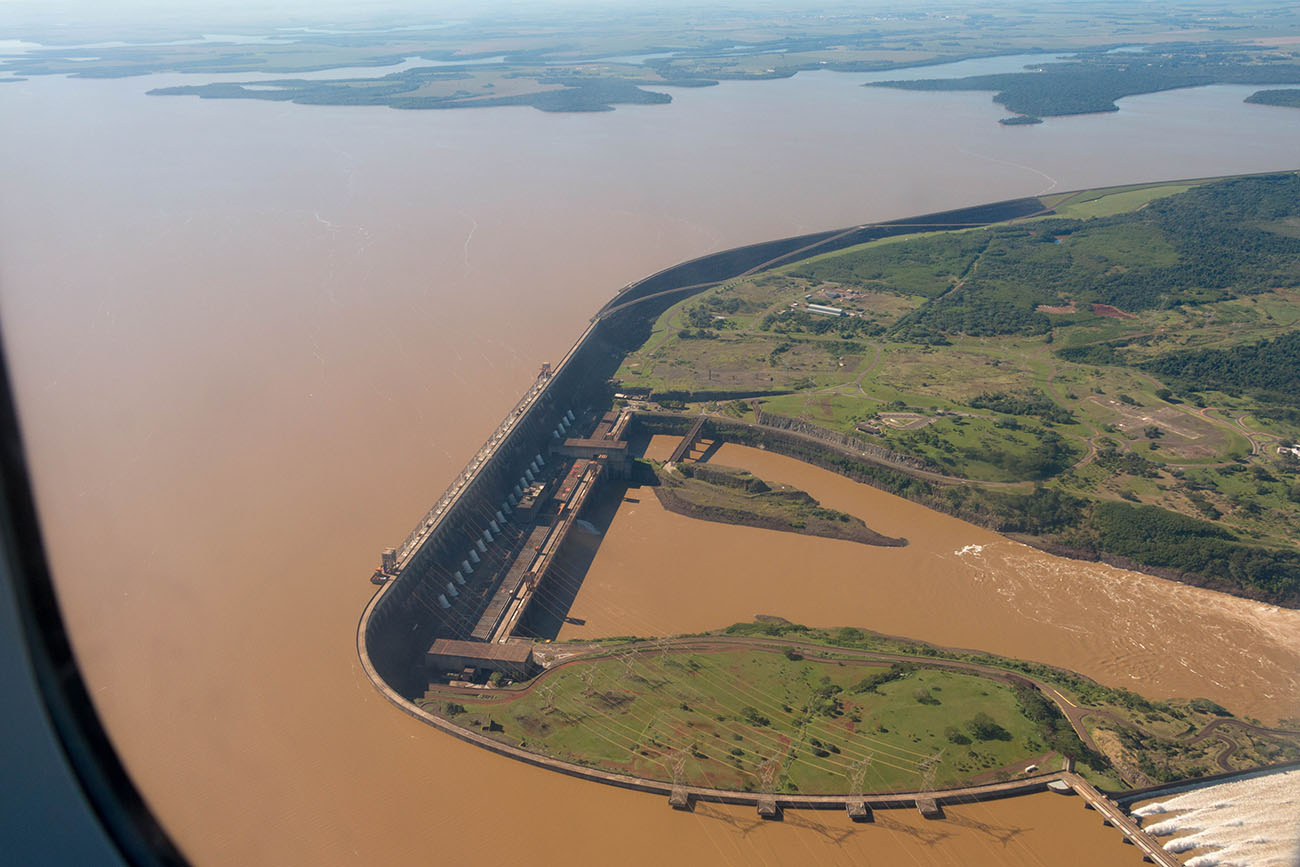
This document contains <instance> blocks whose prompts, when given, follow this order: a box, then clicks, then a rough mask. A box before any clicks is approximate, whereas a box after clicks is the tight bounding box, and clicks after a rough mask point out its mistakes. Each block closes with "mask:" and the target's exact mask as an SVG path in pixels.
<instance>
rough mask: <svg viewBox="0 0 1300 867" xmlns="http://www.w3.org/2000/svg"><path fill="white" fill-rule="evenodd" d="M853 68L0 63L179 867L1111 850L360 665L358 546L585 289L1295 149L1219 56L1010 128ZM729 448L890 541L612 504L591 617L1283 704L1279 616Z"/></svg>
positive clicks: (95, 559) (958, 100)
mask: <svg viewBox="0 0 1300 867" xmlns="http://www.w3.org/2000/svg"><path fill="white" fill-rule="evenodd" d="M859 82H860V79H859V78H855V77H853V76H833V75H830V74H816V75H800V76H797V77H795V78H793V79H790V80H788V81H774V82H760V83H732V84H724V85H722V86H720V87H716V88H708V89H702V90H697V91H679V92H677V93H676V94H675V101H674V103H673V104H672V105H671V106H666V107H664V106H648V107H630V108H620V109H619V110H617V111H615V112H612V113H609V114H604V115H582V116H564V115H543V114H541V113H538V112H534V111H531V110H523V109H519V110H512V109H502V110H481V111H473V112H470V111H464V112H398V111H390V110H387V109H367V108H349V107H342V108H325V107H306V106H293V105H283V104H272V103H249V102H222V101H199V100H186V99H164V98H158V97H146V96H145V95H144V91H145V90H147V89H149V88H151V87H157V86H162V85H166V84H174V83H192V81H190V80H187V79H186V78H185V77H183V76H154V77H147V78H145V79H126V80H97V81H90V80H87V81H69V80H60V79H50V78H39V79H33V80H31V81H28V82H18V83H11V84H6V85H4V87H3V88H0V110H2V111H3V112H4V116H5V118H6V120H7V121H8V122H7V123H6V134H5V136H3V137H2V138H0V179H3V182H4V188H5V196H4V200H3V202H2V203H0V286H2V290H0V314H2V316H0V318H2V321H3V324H4V336H5V339H6V348H7V350H8V351H9V353H10V355H11V359H12V370H13V372H14V374H15V375H16V377H17V386H18V391H19V397H20V403H21V406H20V409H21V412H22V416H23V422H24V425H25V427H26V433H27V437H28V441H29V447H30V454H31V460H32V463H33V468H34V472H35V478H36V482H37V486H38V491H37V493H38V498H39V505H40V508H41V511H42V516H43V519H44V521H45V532H46V537H47V541H48V543H49V546H50V549H51V555H52V560H53V566H54V571H55V579H56V583H57V587H58V590H59V593H60V596H61V600H62V604H63V606H64V614H65V617H66V619H67V622H68V625H69V629H70V633H71V637H72V641H73V644H74V645H75V649H76V651H77V652H78V654H79V657H80V660H81V664H82V666H83V668H84V670H85V674H86V677H87V680H88V682H89V686H90V689H91V692H92V694H93V697H94V700H95V702H96V704H97V707H98V708H99V710H100V712H101V713H102V715H103V718H104V720H105V722H106V725H107V727H108V729H109V732H110V734H111V736H112V737H113V738H114V740H115V742H116V745H117V746H118V748H119V749H120V751H121V753H122V755H123V757H124V759H125V761H126V764H127V766H128V767H129V768H130V770H131V772H132V773H133V775H134V776H135V778H136V780H137V782H138V783H139V785H140V787H141V789H142V790H143V792H144V794H145V796H146V797H147V798H148V799H149V801H150V802H151V804H152V805H153V807H154V808H155V809H156V810H157V812H158V814H159V815H160V817H161V818H162V820H163V822H164V823H165V824H166V825H167V827H168V828H169V830H170V831H171V832H172V833H173V834H174V835H175V837H176V839H177V840H178V842H179V844H180V845H181V846H182V848H183V849H184V850H185V851H186V853H187V854H188V855H189V856H191V857H192V858H193V859H194V860H195V861H196V862H198V863H201V864H202V863H238V864H284V863H310V864H335V863H355V864H373V863H384V862H394V861H402V860H411V859H416V858H419V859H421V860H423V861H428V860H434V861H438V862H456V861H458V862H462V863H485V862H494V863H495V862H499V861H523V860H527V861H529V862H530V863H538V864H553V863H559V862H564V863H571V864H592V863H624V864H636V863H641V864H660V863H665V862H669V863H681V864H690V863H725V864H736V865H742V864H743V865H751V864H760V865H762V864H768V865H776V864H787V863H794V862H796V861H797V862H802V863H810V864H848V863H866V862H868V861H870V862H873V863H887V864H904V865H910V864H917V865H921V864H927V865H928V864H938V865H990V867H991V865H1004V864H1008V865H1022V864H1023V865H1034V864H1042V863H1045V862H1048V861H1050V862H1052V863H1054V864H1077V865H1094V864H1095V865H1103V864H1106V865H1109V864H1117V863H1119V864H1123V863H1133V864H1136V863H1138V856H1137V855H1136V853H1135V851H1134V850H1133V849H1132V848H1131V847H1126V846H1122V845H1121V844H1120V843H1119V841H1118V839H1117V837H1116V835H1115V834H1114V832H1113V831H1112V830H1110V829H1106V828H1103V827H1101V825H1100V822H1098V821H1097V818H1096V816H1095V814H1092V813H1088V812H1085V811H1084V810H1082V808H1081V807H1080V805H1079V803H1078V802H1077V800H1075V799H1069V798H1060V797H1057V796H1052V795H1043V796H1034V797H1030V798H1026V799H1015V800H1011V801H1003V802H996V803H991V804H985V805H975V806H971V807H965V808H954V809H952V810H950V811H949V814H948V819H947V820H945V821H943V822H939V823H936V822H925V821H924V820H921V819H920V818H919V817H916V816H914V815H903V814H898V815H881V816H880V817H879V819H878V821H877V822H876V823H875V824H874V825H871V826H866V827H859V828H854V827H851V826H850V825H849V824H848V822H847V821H846V820H845V819H844V818H843V817H842V816H839V815H832V814H804V815H800V814H792V815H790V816H788V817H787V819H786V821H785V822H783V823H779V824H760V823H759V822H758V821H757V819H756V818H755V817H754V815H753V813H752V811H749V810H741V809H725V808H718V807H710V806H705V807H702V808H701V809H700V810H699V811H698V812H697V813H696V814H694V815H682V814H677V813H673V812H671V811H670V810H669V809H668V808H667V806H666V805H665V804H664V803H663V802H662V801H661V800H660V799H657V798H650V797H647V796H643V795H638V794H636V793H631V792H622V791H617V790H611V789H608V788H604V787H599V786H594V785H592V784H588V783H583V782H580V781H576V780H570V779H567V778H565V777H562V776H559V775H556V774H550V773H547V772H544V771H541V770H537V769H533V768H529V767H525V766H522V765H518V764H515V763H512V762H509V761H507V760H505V759H502V758H498V757H496V756H493V755H490V754H487V753H485V752H483V751H480V750H477V749H474V748H472V747H469V746H467V745H464V744H461V743H459V742H457V741H455V740H453V739H451V738H449V737H446V736H443V735H441V734H439V733H437V732H436V731H434V730H432V729H430V728H428V727H426V726H423V725H421V724H419V723H417V722H415V721H414V720H411V719H409V718H407V717H405V716H404V715H403V714H401V713H400V712H398V711H397V710H396V709H394V708H393V707H392V706H391V705H389V704H388V703H387V702H386V701H385V700H384V699H383V698H382V697H380V696H379V695H378V694H377V693H376V692H375V690H374V689H373V688H372V686H371V685H370V683H369V682H368V681H367V680H366V678H365V677H364V676H363V675H362V673H361V672H360V670H359V666H358V663H357V659H356V656H355V643H354V633H355V628H356V622H357V617H358V615H359V613H360V611H361V609H362V607H363V606H364V604H365V602H366V600H367V599H368V598H369V596H370V594H371V592H372V590H373V588H372V587H371V585H369V584H368V583H367V581H366V577H367V576H368V575H369V573H370V570H371V569H372V568H373V565H374V563H375V561H376V559H377V553H378V551H379V550H380V549H381V548H383V547H385V546H386V545H391V544H394V543H396V542H397V541H398V540H400V539H401V538H402V537H403V536H404V535H405V534H406V532H407V531H408V530H409V529H410V525H411V524H412V522H414V521H415V519H416V518H417V517H418V516H419V515H420V514H422V513H423V511H424V510H425V508H427V507H428V505H429V504H430V503H431V502H433V501H434V500H435V499H436V498H437V496H438V495H439V494H440V493H441V491H442V490H443V489H444V487H445V486H446V484H447V482H448V480H449V479H450V478H451V477H452V476H453V475H454V474H455V473H456V472H457V471H458V470H459V469H460V467H461V466H462V465H463V463H464V461H465V459H466V458H467V456H468V455H470V454H471V453H472V452H473V450H474V449H475V448H476V447H477V446H478V445H479V443H480V442H481V441H482V438H483V437H484V436H485V435H486V434H487V433H488V432H489V431H491V430H492V429H493V427H494V426H495V425H496V424H497V422H498V421H499V420H500V418H501V417H502V415H503V414H504V413H505V412H506V410H508V408H509V407H510V406H512V405H513V404H514V402H515V400H516V399H517V398H518V396H519V394H520V393H522V392H523V390H524V388H525V387H526V386H527V384H528V383H529V382H530V381H531V380H532V378H533V376H534V375H535V372H536V369H537V365H538V364H539V363H540V362H541V361H544V360H552V361H553V360H556V359H557V358H558V357H559V356H560V354H561V353H562V352H563V350H564V349H565V348H567V346H568V345H569V343H570V342H571V341H572V340H573V338H574V337H575V336H576V335H577V334H578V333H579V332H580V331H581V328H582V324H583V323H584V322H585V320H586V318H587V317H588V316H590V315H591V314H592V312H594V311H595V310H596V309H597V308H598V307H599V306H600V305H601V304H602V303H604V302H605V301H606V300H607V299H608V298H609V297H610V296H611V295H612V294H613V292H614V291H615V290H616V289H617V287H619V286H622V285H624V284H626V283H627V282H629V281H631V280H634V279H636V278H638V277H641V276H643V275H645V274H648V273H650V272H652V271H655V270H657V269H659V268H662V267H666V266H668V265H671V264H673V263H674V262H678V261H681V260H684V259H687V258H689V257H691V256H695V255H699V254H702V253H705V252H708V251H711V250H716V249H721V248H725V247H730V246H734V245H738V244H742V243H748V242H754V241H759V240H763V239H767V238H774V237H781V236H786V235H791V234H796V233H799V232H804V231H811V230H815V229H823V228H831V227H835V226H844V225H852V224H854V223H856V222H859V221H867V220H874V219H885V218H890V217H898V216H903V215H908V214H918V213H926V212H930V211H935V210H940V209H944V208H953V207H959V206H962V205H967V204H975V203H978V202H983V201H994V200H999V199H1005V198H1008V197H1012V196H1020V195H1032V194H1035V193H1039V192H1042V191H1044V190H1046V189H1048V188H1056V189H1067V188H1078V187H1085V186H1093V185H1100V184H1118V183H1125V182H1136V181H1142V180H1150V179H1153V178H1161V177H1179V176H1182V177H1186V176H1201V175H1212V174H1221V173H1226V172H1241V171H1263V170H1271V169H1283V168H1294V165H1293V163H1294V159H1295V149H1294V142H1295V141H1296V140H1297V135H1298V134H1300V113H1290V114H1288V113H1287V112H1286V111H1284V110H1281V109H1272V108H1268V107H1261V106H1245V105H1242V104H1241V103H1240V99H1241V97H1242V96H1243V95H1244V93H1243V92H1241V91H1242V89H1235V88H1207V89H1201V90H1195V91H1190V90H1189V91H1177V92H1172V93H1168V94H1159V95H1153V96H1149V97H1140V98H1136V99H1132V100H1124V101H1122V103H1121V107H1122V109H1123V110H1122V111H1120V112H1119V113H1117V114H1115V115H1110V116H1106V117H1080V118H1065V119H1059V120H1057V119H1053V120H1050V121H1048V122H1047V123H1044V124H1042V125H1040V126H1037V127H1033V128H1030V129H1025V128H1022V129H1008V128H1004V127H1001V126H999V125H998V124H997V123H996V122H995V121H996V119H997V117H998V116H1000V111H1001V110H1000V109H998V108H997V107H996V106H994V105H992V104H991V103H990V101H989V97H988V95H987V94H917V93H907V92H898V91H887V90H878V89H866V88H861V87H859V86H858V83H859ZM773 118H780V119H781V122H780V123H778V124H774V123H773V122H772V119H773ZM746 459H752V460H753V462H754V463H755V465H754V466H753V469H755V471H757V472H759V474H760V475H763V476H764V477H769V476H770V477H772V478H774V479H776V480H780V481H787V482H791V483H794V484H797V485H798V486H799V487H803V488H805V489H806V490H809V491H811V492H813V493H814V494H815V495H816V496H818V497H820V498H822V499H823V500H824V501H825V502H826V503H827V504H828V505H830V506H832V507H835V508H841V509H844V510H846V511H854V512H856V513H858V514H861V516H862V517H863V518H865V519H866V520H867V523H868V524H869V525H871V526H872V527H874V528H876V529H879V530H880V531H882V532H886V533H890V534H891V535H895V534H901V535H906V536H908V537H910V538H911V539H912V541H913V544H912V546H911V547H909V548H907V549H902V550H901V551H898V552H877V551H863V550H861V548H862V546H856V547H855V548H854V551H853V556H850V555H849V554H847V553H845V550H846V549H847V548H848V547H849V545H850V543H834V542H829V541H825V540H810V539H804V538H801V537H798V536H794V535H790V534H782V535H779V536H778V535H776V534H765V533H763V532H761V531H757V530H747V529H744V528H730V527H720V526H717V525H712V524H707V525H706V524H702V523H699V522H694V523H692V522H689V521H688V520H687V519H684V518H676V517H675V516H672V515H665V514H663V513H662V512H661V511H659V510H658V508H657V506H656V505H655V504H654V503H653V502H652V499H653V498H642V501H641V503H639V504H625V505H626V506H627V507H628V508H626V509H624V510H623V511H622V512H620V513H619V514H618V516H617V518H616V519H615V525H614V528H613V530H612V531H611V532H610V533H609V536H608V538H606V539H605V540H604V544H603V546H602V548H601V549H600V552H599V555H598V559H597V562H596V564H595V568H594V570H593V572H592V574H591V576H590V578H589V580H588V583H587V585H585V586H584V587H583V589H582V591H581V594H580V596H579V598H578V600H577V605H578V607H577V609H576V610H575V612H574V613H575V615H578V616H585V617H586V618H587V619H588V623H587V626H586V627H583V628H584V629H585V630H587V631H588V632H597V631H620V632H621V631H637V632H674V631H683V630H691V629H697V628H709V627H714V626H718V625H722V624H725V623H727V622H730V621H732V620H737V619H744V618H748V617H750V616H752V615H753V614H755V613H774V614H780V615H782V616H785V617H788V618H790V619H796V620H804V621H807V622H810V623H826V624H835V623H844V622H847V621H853V622H855V623H857V624H860V625H863V626H867V627H870V628H873V629H878V630H880V631H884V632H893V633H900V634H906V635H913V636H916V637H919V638H926V639H929V640H933V641H938V642H942V643H945V644H953V645H964V646H970V647H978V648H982V649H987V650H991V651H995V652H1000V653H1011V654H1016V655H1023V656H1029V657H1032V658H1036V659H1043V660H1046V661H1050V662H1058V663H1062V664H1065V665H1069V666H1071V667H1074V668H1079V669H1081V670H1083V671H1085V672H1086V673H1088V674H1091V675H1093V676H1094V677H1097V678H1099V679H1101V680H1105V681H1106V682H1108V683H1118V684H1122V685H1128V686H1133V687H1135V688H1139V689H1141V691H1143V692H1146V693H1148V694H1156V695H1162V694H1204V695H1209V696H1210V697H1214V698H1217V699H1219V700H1222V701H1223V702H1224V703H1225V704H1228V705H1229V706H1232V707H1234V708H1240V709H1241V710H1243V711H1245V712H1249V713H1255V714H1257V715H1260V716H1261V717H1272V716H1275V715H1279V714H1283V713H1284V712H1285V711H1286V709H1287V708H1286V705H1287V704H1288V703H1290V704H1291V705H1292V706H1293V707H1292V714H1288V715H1293V714H1294V704H1295V700H1296V696H1297V687H1296V683H1295V680H1294V676H1293V673H1294V672H1295V671H1296V670H1297V664H1296V662H1297V657H1296V645H1295V638H1294V636H1295V635H1296V634H1297V633H1300V630H1297V629H1296V628H1295V619H1294V618H1295V615H1294V613H1292V612H1278V611H1274V610H1272V609H1268V608H1266V607H1264V606H1257V605H1253V604H1250V603H1242V602H1238V601H1236V600H1232V599H1228V598H1225V597H1213V596H1208V595H1205V594H1203V593H1202V592H1200V591H1193V590H1189V589H1187V588H1183V587H1179V586H1177V585H1172V584H1169V583H1168V582H1162V581H1157V580H1155V579H1148V578H1144V577H1141V576H1133V575H1130V574H1127V573H1122V572H1118V571H1116V570H1109V569H1106V568H1103V567H1095V566H1089V565H1083V564H1076V563H1070V562H1067V561H1063V560H1057V559H1053V558H1049V557H1045V556H1043V555H1040V554H1037V553H1034V552H1032V551H1029V550H1028V549H1024V548H1021V547H1019V546H1016V545H1012V544H1011V543H1008V542H1005V541H1001V540H999V539H998V538H997V537H994V536H992V535H991V534H989V533H986V532H984V531H981V530H977V529H975V528H972V527H969V526H967V525H963V524H960V523H959V522H954V521H950V520H948V519H946V518H942V517H939V516H935V515H932V514H930V513H926V512H924V511H922V510H919V509H916V508H915V507H911V506H909V505H907V504H904V503H899V502H898V501H895V500H890V499H886V498H884V497H883V495H880V494H878V493H876V492H873V491H871V490H869V489H865V488H861V487H859V486H851V485H850V484H849V483H848V482H845V481H844V480H842V479H839V478H838V477H832V476H829V475H827V474H823V473H820V472H818V471H815V470H813V469H811V468H806V467H803V466H801V465H787V464H785V463H781V462H779V461H778V462H777V464H772V465H771V466H769V465H767V464H763V463H762V461H774V460H776V459H774V458H772V457H771V456H764V455H749V456H747V458H746ZM841 545H842V546H844V549H842V548H841V547H840V546H841ZM959 552H960V553H959ZM1211 648H1217V650H1216V653H1217V657H1216V654H1215V653H1211V652H1210V649H1211Z"/></svg>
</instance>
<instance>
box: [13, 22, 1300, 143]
mask: <svg viewBox="0 0 1300 867" xmlns="http://www.w3.org/2000/svg"><path fill="white" fill-rule="evenodd" d="M1242 15H1243V13H1242V12H1241V11H1239V10H1237V9H1217V8H1202V7H1188V8H1186V9H1181V8H1177V9H1176V8H1168V7H1163V6H1161V7H1150V8H1147V7H1144V6H1136V7H1135V6H1132V5H1131V4H1115V5H1111V4H1107V3H1095V4H1090V7H1089V12H1088V14H1086V15H1081V14H1080V13H1079V11H1078V8H1077V5H1069V4H1058V5H1048V6H1028V5H1026V6H1016V5H1006V6H1003V7H998V8H989V9H984V8H979V9H976V8H971V9H954V10H951V11H949V12H948V13H945V14H942V15H939V14H929V13H926V12H921V11H918V10H915V9H911V8H897V9H882V8H864V9H850V8H836V9H835V10H834V12H833V14H828V11H827V10H823V9H818V8H817V7H815V6H813V7H806V8H801V9H796V10H786V11H784V12H783V13H782V14H781V15H779V16H771V17H767V16H763V15H755V14H753V13H751V12H749V11H746V10H739V9H726V8H721V9H715V8H709V7H700V8H692V9H691V10H690V12H689V14H683V13H682V12H675V11H673V10H671V9H656V10H646V11H645V12H644V13H643V14H638V15H629V16H616V15H596V16H594V17H593V16H592V15H591V14H590V13H589V12H588V13H584V14H579V13H576V12H574V11H571V10H551V11H550V12H548V13H547V14H540V13H538V12H533V11H529V10H523V9H519V10H514V11H513V13H512V14H510V15H504V14H502V13H500V12H495V11H492V10H487V9H485V10H483V11H482V12H481V13H479V14H476V15H473V16H464V17H460V18H457V19H454V20H447V21H439V20H422V21H420V22H419V23H412V21H410V20H408V19H405V18H402V17H401V16H394V17H392V18H391V20H388V19H387V18H386V17H385V16H384V15H383V14H382V13H379V12H377V11H376V12H373V13H371V14H370V15H365V16H363V17H362V20H361V21H359V22H356V23H354V24H352V25H338V24H335V25H332V26H330V27H327V28H326V27H320V28H313V27H290V26H285V27H275V28H270V29H269V30H267V29H265V25H261V26H260V27H258V28H253V29H254V30H256V31H257V32H255V33H247V34H245V35H230V36H209V35H203V31H201V30H200V31H199V32H187V31H185V30H184V29H178V28H180V24H179V20H184V19H183V16H182V17H181V18H180V19H178V20H177V21H171V20H169V21H160V22H158V23H156V24H155V25H153V26H152V27H149V28H148V29H146V30H144V31H142V32H140V33H136V34H123V33H121V32H114V33H113V34H112V36H111V41H110V38H109V37H106V36H104V35H103V34H102V33H97V32H95V31H93V30H92V31H80V30H78V29H76V28H72V27H69V26H66V25H63V26H59V27H55V28H50V27H49V25H48V24H47V25H44V26H39V25H33V26H31V27H29V28H26V29H22V28H20V29H16V30H15V32H14V33H13V37H14V38H15V39H21V41H23V42H28V43H31V44H32V45H34V46H35V47H32V45H27V46H24V47H23V48H22V49H21V50H13V51H7V50H6V49H5V48H4V47H3V46H0V59H3V61H4V69H5V71H6V72H8V73H9V77H3V78H0V82H2V81H16V80H20V77H23V76H41V75H66V76H71V77H76V78H119V77H126V76H136V75H156V74H160V73H167V74H178V73H179V74H186V75H190V76H195V77H196V80H195V83H193V84H178V85H172V86H166V87H160V88H155V89H153V90H151V91H150V93H152V94H155V95H168V96H176V95H189V96H199V97H202V98H206V99H256V100H271V101H287V102H294V103H298V104H303V105H367V106H369V105H385V106H389V107H392V108H398V109H450V108H478V107H500V106H531V107H533V108H536V109H539V110H542V111H551V112H557V111H558V112H572V111H608V110H611V109H612V108H613V107H614V106H617V105H626V104H642V105H649V104H664V103H668V102H671V101H672V96H671V89H672V88H680V87H701V86H707V85H711V84H716V83H717V82H720V81H764V80H773V79H783V78H789V77H791V76H793V75H795V74H798V73H800V72H812V71H835V72H842V73H879V72H882V71H890V70H914V69H916V68H918V67H926V66H933V65H936V64H943V63H951V62H954V61H962V60H971V59H978V58H991V57H999V56H1015V55H1024V54H1041V53H1044V52H1054V53H1057V54H1064V53H1072V54H1073V56H1072V57H1071V58H1070V59H1069V60H1068V61H1066V62H1063V63H1053V64H1049V65H1047V66H1045V67H1043V68H1042V69H1041V70H1039V71H1035V72H1032V73H1018V72H1012V73H1008V74H1005V75H995V76H980V77H977V78H964V79H948V80H942V81H937V82H936V81H899V82H890V84H891V85H892V86H899V87H910V88H913V89H927V90H931V89H965V90H970V89H976V90H997V91H1001V93H1000V94H999V96H998V100H999V101H1000V102H1004V103H1005V104H1006V105H1007V107H1008V108H1010V109H1011V110H1013V111H1015V112H1018V113H1020V114H1021V115H1022V116H1023V117H1024V118H1025V119H1023V120H1019V119H1013V118H1008V119H1005V120H1004V121H1003V122H1004V123H1007V124H1008V125H1018V124H1032V123H1034V117H1039V118H1041V117H1046V116H1050V115H1057V114H1073V113H1078V112H1087V111H1111V110H1114V105H1113V101H1114V100H1115V99H1117V98H1119V97H1122V96H1126V95H1130V94H1133V93H1150V92H1154V91H1157V90H1165V89H1169V88H1171V87H1187V86H1192V85H1197V84H1211V83H1216V82H1245V83H1253V84H1261V85H1268V84H1289V83H1296V82H1297V81H1300V79H1297V78H1296V77H1295V71H1294V70H1295V63H1296V61H1295V52H1294V49H1293V48H1292V47H1288V45H1287V44H1285V43H1281V44H1274V45H1272V46H1265V45H1263V44H1261V43H1260V42H1259V40H1260V39H1261V38H1266V37H1269V36H1283V37H1285V36H1288V35H1294V32H1295V28H1296V20H1295V16H1294V14H1293V10H1290V9H1289V8H1286V7H1285V6H1283V5H1278V4H1266V3H1265V4H1259V5H1258V6H1253V7H1251V8H1250V9H1249V12H1248V16H1249V23H1248V24H1247V23H1245V22H1244V21H1243V18H1242ZM232 32H234V33H238V32H240V31H239V30H238V29H236V30H234V31H232ZM1184 34H1186V35H1184ZM1193 34H1194V35H1195V37H1194V41H1188V40H1189V39H1190V38H1191V37H1192V35H1193ZM124 37H125V38H124ZM1142 44H1148V45H1151V46H1152V48H1151V49H1150V50H1149V51H1148V52H1146V53H1138V52H1133V51H1131V50H1130V49H1131V48H1132V47H1133V46H1134V45H1142ZM84 45H93V46H94V49H93V52H92V53H91V54H90V55H88V54H87V51H86V50H85V49H84V48H83V47H81V46H84ZM1110 52H1117V53H1110ZM334 70H337V74H334V75H329V74H321V73H329V72H330V71H334ZM217 74H220V75H223V76H226V75H232V74H235V75H238V74H244V75H248V76H249V77H248V78H247V79H246V80H244V81H232V80H230V79H229V78H223V79H222V80H221V81H219V82H214V81H211V80H207V81H205V80H204V79H203V78H202V77H201V76H205V75H217ZM912 74H913V75H915V73H912ZM905 75H907V73H900V77H901V76H905Z"/></svg>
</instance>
